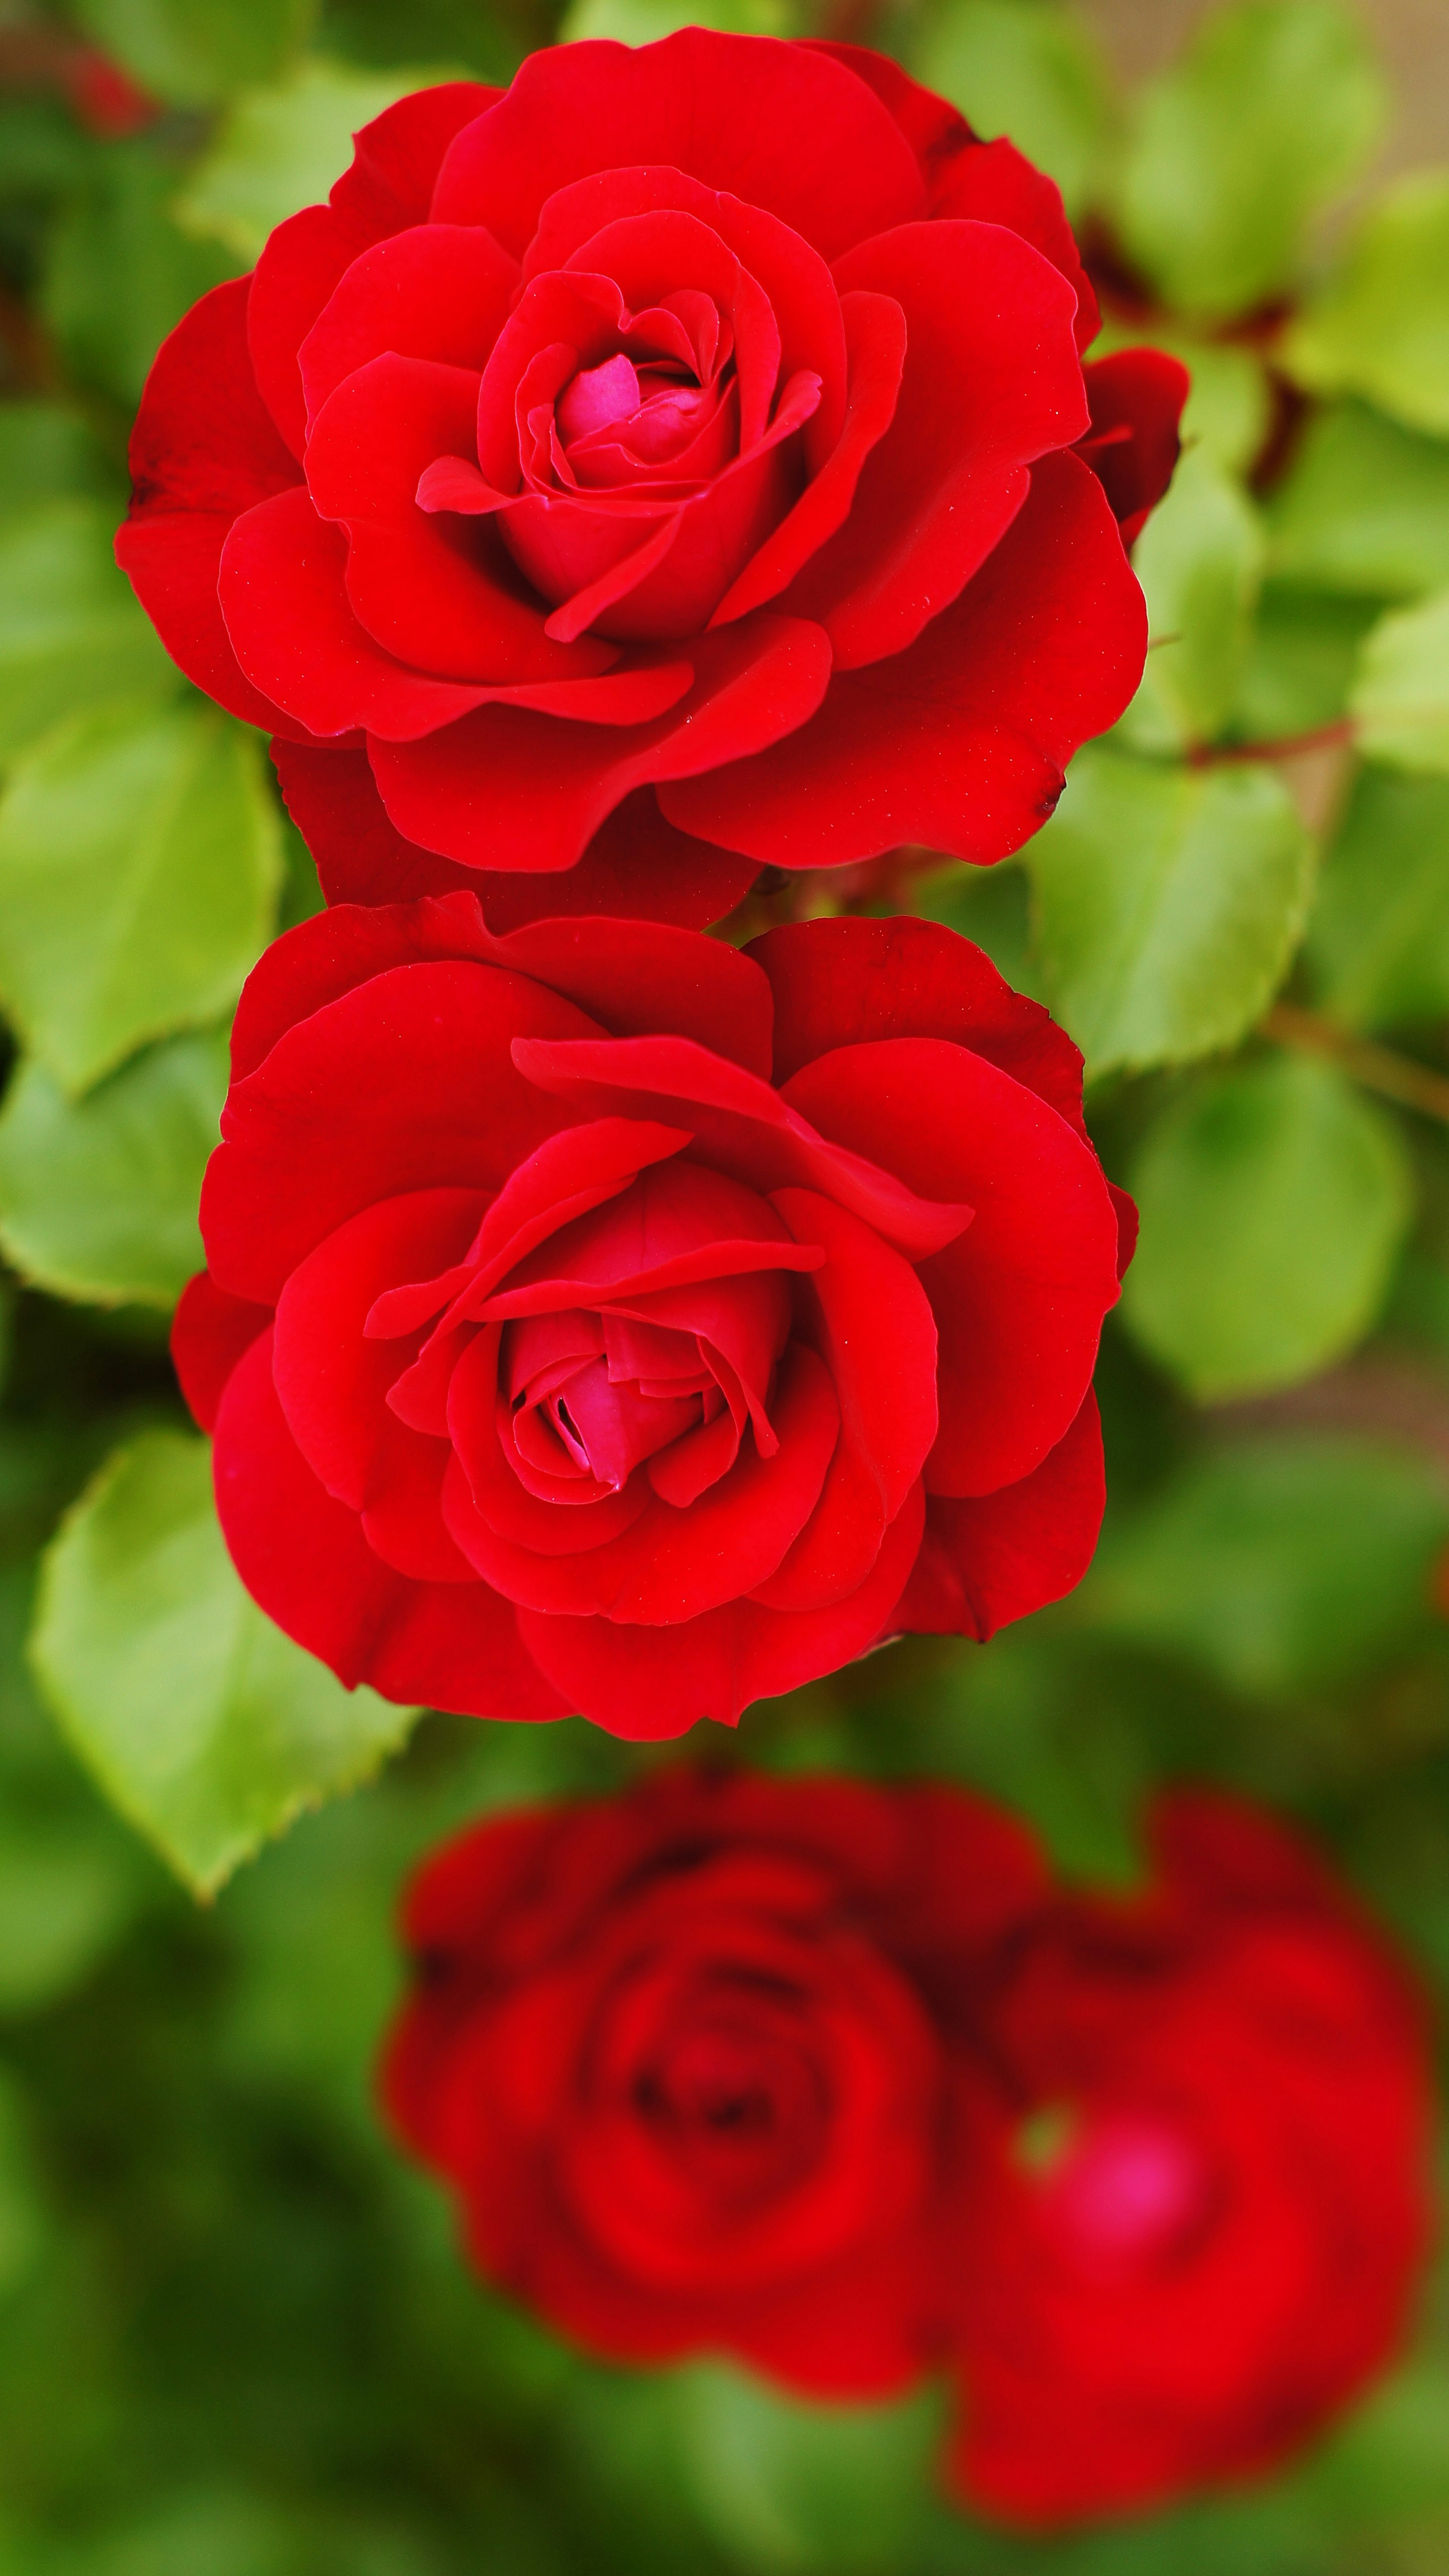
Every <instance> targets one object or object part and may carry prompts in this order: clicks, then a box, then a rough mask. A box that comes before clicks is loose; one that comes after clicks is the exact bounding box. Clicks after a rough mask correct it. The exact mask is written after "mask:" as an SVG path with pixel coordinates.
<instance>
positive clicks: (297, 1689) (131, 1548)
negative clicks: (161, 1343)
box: [30, 1431, 417, 1895]
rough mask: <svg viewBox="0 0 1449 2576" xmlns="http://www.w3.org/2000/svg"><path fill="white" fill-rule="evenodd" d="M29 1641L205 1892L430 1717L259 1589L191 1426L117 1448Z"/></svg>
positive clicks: (97, 1753) (81, 1737)
mask: <svg viewBox="0 0 1449 2576" xmlns="http://www.w3.org/2000/svg"><path fill="white" fill-rule="evenodd" d="M30 1651H31V1658H32V1661H33V1664H34V1667H35V1671H36V1674H37V1677H38V1679H39V1681H40V1684H41V1687H42V1689H43V1690H44V1692H45V1694H46V1696H47V1698H48V1699H49V1701H50V1703H51V1705H52V1707H53V1708H54V1710H55V1713H56V1716H57V1717H58V1719H59V1721H60V1723H61V1725H62V1726H63V1728H64V1729H65V1732H66V1734H67V1735H68V1736H69V1738H70V1740H71V1743H72V1744H73V1745H74V1747H75V1749H76V1751H77V1752H78V1753H79V1754H80V1756H81V1759H82V1760H83V1761H84V1762H85V1763H87V1764H88V1765H89V1767H90V1769H91V1770H92V1771H93V1772H94V1773H95V1776H96V1778H97V1779H98V1780H99V1782H100V1784H101V1787H102V1788H103V1789H104V1790H105V1792H106V1794H107V1796H108V1797H109V1798H110V1799H112V1801H113V1802H114V1804H115V1805H116V1806H117V1807H118V1808H119V1809H120V1811H121V1813H122V1814H123V1815H124V1816H126V1817H128V1818H129V1819H130V1821H131V1823H132V1824H134V1825H136V1826H137V1827H138V1828H139V1829H140V1831H141V1832H142V1833H143V1834H145V1835H146V1836H147V1837H148V1838H149V1839H150V1841H152V1842H153V1843H154V1844H155V1845H156V1847H157V1849H158V1850H159V1851H160V1852H161V1854H162V1855H163V1857H164V1858H165V1859H166V1860H167V1861H169V1862H170V1864H171V1866H172V1868H173V1869H174V1870H176V1871H177V1873H178V1874H179V1876H180V1877H182V1878H183V1879H184V1880H185V1881H186V1882H187V1884H188V1886H190V1887H192V1888H194V1889H195V1890H196V1892H197V1893H198V1895H210V1894H211V1893H212V1892H213V1891H214V1890H215V1889H216V1888H218V1887H219V1886H220V1885H221V1883H222V1881H223V1879H225V1878H227V1877H228V1876H229V1875H230V1873H231V1871H232V1870H234V1869H235V1868H236V1866H237V1863H238V1862H239V1861H242V1860H245V1859H247V1858H248V1857H249V1855H250V1854H251V1853H252V1852H254V1851H256V1850H258V1849H259V1848H260V1846H261V1844H262V1843H263V1842H264V1841H265V1840H266V1839H267V1837H268V1836H269V1835H272V1834H277V1833H281V1832H282V1831H284V1829H285V1828H286V1826H287V1825H288V1824H290V1823H291V1821H292V1819H293V1818H294V1817H295V1816H297V1815H299V1814H300V1813H301V1812H302V1810H303V1809H304V1808H306V1807H310V1806H316V1805H318V1804H319V1803H320V1802H321V1800H322V1799H324V1798H328V1797H332V1796H335V1795H336V1793H337V1792H338V1791H339V1790H342V1789H350V1788H354V1787H355V1786H356V1785H357V1783H358V1782H359V1781H361V1780H365V1779H367V1778H369V1777H370V1776H371V1774H372V1773H373V1772H374V1771H375V1770H376V1769H377V1767H378V1765H379V1763H380V1762H381V1761H383V1760H384V1759H385V1757H386V1756H387V1754H389V1753H390V1752H392V1751H393V1750H394V1749H395V1748H396V1747H397V1746H398V1745H399V1744H400V1743H401V1742H402V1740H403V1738H404V1737H405V1736H406V1735H407V1733H408V1732H409V1730H410V1728H411V1726H412V1724H413V1721H414V1719H415V1717H416V1716H417V1711H416V1710H415V1709H400V1708H394V1707H393V1706H392V1704H391V1703H390V1702H389V1701H386V1700H382V1699H379V1698H378V1697H377V1695H376V1693H375V1692H373V1691H369V1690H366V1689H362V1690H357V1691H346V1690H344V1689H343V1687H342V1684H341V1683H340V1682H339V1681H337V1680H336V1679H335V1677H334V1676H333V1675H332V1674H331V1673H330V1672H329V1671H328V1670H327V1667H326V1665H325V1664H320V1663H318V1662H317V1661H316V1659H315V1658H314V1657H313V1656H311V1655H309V1654H306V1653H304V1651H303V1649H302V1648H301V1647H300V1646H294V1645H293V1644H292V1642H291V1639H290V1638H288V1637H284V1636H283V1635H282V1632H281V1630H280V1629H279V1628H274V1627H273V1625H272V1623H271V1621H270V1620H269V1619H267V1618H266V1617H265V1616H264V1615H263V1613H262V1612H261V1611H260V1610H259V1609H258V1608H257V1607H256V1604H255V1603H254V1602H253V1601H252V1600H250V1599H249V1597H248V1595H247V1594H246V1592H244V1591H243V1589H242V1585H241V1581H240V1579H239V1577H238V1576H237V1574H236V1572H235V1571H234V1569H233V1566H232V1563H231V1559H230V1558H229V1556H228V1555H227V1552H226V1544H225V1541H224V1540H223V1538H222V1535H221V1530H220V1527H219V1525H218V1522H217V1518H216V1507H215V1504H214V1502H213V1499H212V1490H211V1457H210V1452H209V1450H208V1448H207V1445H206V1443H205V1442H204V1441H201V1440H195V1439H192V1438H189V1437H188V1436H187V1435H185V1434H184V1433H181V1432H175V1431H152V1432H147V1433H145V1434H143V1435H142V1437H141V1438H140V1439H138V1440H136V1441H133V1442H132V1443H131V1445H130V1447H129V1448H126V1449H121V1450H118V1451H117V1452H116V1454H115V1456H114V1457H113V1458H111V1459H110V1460H109V1461H108V1462H107V1464H106V1465H105V1466H104V1467H103V1468H102V1469H101V1472H100V1474H99V1475H98V1476H97V1477H96V1478H95V1480H94V1482H93V1483H92V1484H91V1485H90V1486H88V1488H87V1490H86V1492H85V1493H84V1494H83V1495H82V1497H81V1499H80V1501H79V1502H78V1503H77V1504H76V1505H75V1507H74V1509H73V1510H72V1511H71V1512H70V1514H69V1515H68V1517H67V1519H66V1520H65V1521H64V1522H63V1524H62V1526H61V1529H60V1532H59V1535H58V1536H57V1538H56V1540H55V1542H54V1544H53V1546H52V1547H51V1548H50V1550H49V1552H48V1554H47V1556H46V1559H45V1562H44V1567H43V1571H42V1575H41V1584H40V1593H39V1599H38V1604H37V1616H36V1625H35V1628H34V1631H33V1632H32V1637H31V1650H30Z"/></svg>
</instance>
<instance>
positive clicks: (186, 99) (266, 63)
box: [75, 0, 318, 107]
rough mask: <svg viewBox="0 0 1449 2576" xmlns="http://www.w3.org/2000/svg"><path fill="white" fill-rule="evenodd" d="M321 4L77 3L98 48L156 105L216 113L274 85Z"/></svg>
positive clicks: (206, 0) (241, 0) (280, 0)
mask: <svg viewBox="0 0 1449 2576" xmlns="http://www.w3.org/2000/svg"><path fill="white" fill-rule="evenodd" d="M317 5H318V0H75V15H76V16H77V18H78V19H79V20H80V22H81V24H82V26H84V27H85V28H86V30H87V32H88V33H89V34H90V35H91V36H93V37H94V39H95V41H96V43H97V44H98V45H101V46H104V48H105V50H106V52H107V53H108V54H110V55H112V56H113V57H114V58H115V60H116V61H117V62H120V63H124V65H125V67H126V69H127V71H128V72H130V73H131V75H132V77H133V78H134V79H135V80H137V81H139V82H140V83H141V85H142V87H143V88H145V89H148V90H150V91H151V92H152V94H153V96H155V97H157V98H164V99H170V100H174V101H175V102H176V103H177V104H178V105H179V106H182V107H197V106H211V105H214V104H215V103H216V102H217V101H218V100H220V99H223V98H225V97H226V95H227V93H228V91H230V90H233V89H238V88H240V87H241V85H242V83H243V82H246V81H263V80H270V79H272V78H273V77H274V76H275V74H276V73H277V72H279V71H280V70H281V68H282V66H283V64H284V63H285V61H286V59H287V57H288V55H289V54H290V53H292V52H293V51H295V49H296V47H297V46H298V45H299V44H300V43H301V42H302V40H303V38H304V37H305V35H306V34H307V31H308V29H309V27H310V26H311V24H312V22H313V20H314V19H315V17H316V15H317Z"/></svg>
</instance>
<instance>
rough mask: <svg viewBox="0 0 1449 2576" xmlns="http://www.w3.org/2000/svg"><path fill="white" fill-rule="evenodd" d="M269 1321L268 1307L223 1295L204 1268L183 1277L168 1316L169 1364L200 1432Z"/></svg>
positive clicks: (212, 1418)
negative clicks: (177, 1300)
mask: <svg viewBox="0 0 1449 2576" xmlns="http://www.w3.org/2000/svg"><path fill="white" fill-rule="evenodd" d="M271 1320H272V1310H271V1308H270V1306H254V1305H252V1304H251V1303H250V1302H249V1301H248V1300H247V1299H246V1298H245V1297H229V1296H228V1295H227V1293H226V1290H225V1289H224V1288H218V1286H217V1284H216V1281H215V1280H214V1279H213V1278H212V1275H211V1273H210V1271H209V1270H198V1272H197V1274H196V1277H195V1278H194V1279H188V1281H187V1283H186V1286H185V1287H184V1288H183V1289H182V1291H181V1302H180V1304H179V1305H178V1307H177V1309H176V1313H175V1316H174V1318H173V1320H172V1325H171V1364H172V1366H173V1368H174V1369H175V1371H176V1375H177V1378H178V1379H179V1381H180V1385H181V1392H182V1394H183V1395H184V1396H185V1398H186V1401H187V1403H188V1404H189V1406H190V1407H191V1411H192V1415H193V1417H194V1419H195V1421H196V1424H197V1426H198V1428H199V1429H200V1430H202V1431H210V1430H211V1428H212V1426H213V1424H214V1423H215V1421H216V1408H217V1406H218V1405H219V1404H220V1402H221V1399H222V1397H223V1395H224V1394H225V1392H226V1382H227V1379H228V1378H229V1377H230V1375H231V1373H232V1370H233V1369H234V1368H235V1367H236V1364H237V1362H238V1360H239V1359H240V1358H241V1357H242V1354H243V1353H244V1352H245V1351H249V1350H250V1348H251V1346H252V1344H253V1342H254V1341H255V1340H256V1338H257V1335H258V1334H259V1333H264V1332H265V1331H266V1330H267V1327H268V1325H269V1324H270V1323H271Z"/></svg>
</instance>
